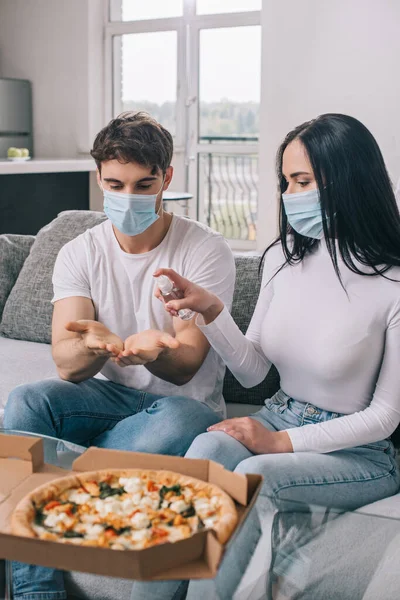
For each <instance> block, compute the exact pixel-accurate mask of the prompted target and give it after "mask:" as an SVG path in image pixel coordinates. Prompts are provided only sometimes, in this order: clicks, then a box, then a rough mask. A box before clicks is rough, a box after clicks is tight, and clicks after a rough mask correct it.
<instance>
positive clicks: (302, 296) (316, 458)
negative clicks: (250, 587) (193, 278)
mask: <svg viewBox="0 0 400 600" xmlns="http://www.w3.org/2000/svg"><path fill="white" fill-rule="evenodd" d="M277 171H278V180H279V186H280V192H281V200H280V237H279V239H278V240H277V241H276V242H275V243H274V244H272V245H271V246H270V247H269V248H268V249H267V251H266V253H265V264H264V272H263V278H262V285H261V291H260V295H259V299H258V302H257V306H256V309H255V312H254V315H253V318H252V321H251V323H250V326H249V329H248V331H247V333H246V336H244V335H243V334H242V333H241V332H240V330H239V329H238V327H237V326H236V324H235V323H234V321H233V319H232V317H231V316H230V314H229V313H228V310H227V309H226V308H225V307H224V305H223V303H222V302H221V301H220V300H219V298H217V297H216V296H214V295H213V294H211V293H209V292H207V291H206V290H204V289H202V288H200V287H198V286H196V285H194V284H192V283H190V282H189V281H187V280H185V279H183V278H182V277H180V276H178V275H177V274H176V273H174V272H172V271H170V270H168V269H163V270H162V271H159V272H158V273H156V275H158V274H160V273H161V272H162V273H164V274H166V275H168V276H169V277H171V279H173V280H174V282H175V284H176V285H177V286H178V287H179V288H181V289H182V290H183V292H184V296H185V297H184V299H182V300H178V301H172V302H170V303H168V304H167V305H166V309H167V310H168V311H169V312H170V313H171V314H172V315H176V311H177V310H179V309H181V308H190V309H192V310H195V311H196V312H198V313H199V317H198V318H197V324H198V326H199V327H200V328H201V330H202V331H203V333H204V334H205V335H206V337H207V338H208V340H209V342H210V344H211V345H212V346H213V348H214V349H215V350H216V351H217V352H218V353H219V354H220V356H221V357H222V358H223V360H224V361H225V363H226V365H227V366H228V367H229V369H230V370H231V371H232V373H233V374H234V375H235V377H236V378H237V379H238V381H239V382H240V383H241V384H242V385H243V386H245V387H253V386H255V385H257V384H259V383H260V382H261V381H263V379H264V378H265V376H266V375H267V373H268V370H269V368H270V366H271V363H273V364H274V365H275V366H276V367H277V369H278V371H279V374H280V378H281V390H280V391H279V392H278V393H277V394H276V395H275V396H274V397H273V398H271V399H268V400H266V402H265V406H264V407H263V408H262V409H261V410H259V411H258V412H257V413H256V414H254V415H252V416H251V417H244V418H238V419H227V420H225V421H222V422H220V423H218V424H216V425H213V426H212V427H210V428H209V429H208V433H204V434H201V435H200V436H198V437H197V438H196V439H195V440H194V442H193V443H192V445H191V447H190V448H189V451H188V453H187V456H190V457H192V458H193V457H196V458H210V459H213V460H217V461H219V462H221V463H222V464H223V465H224V466H225V467H226V468H228V469H231V470H235V471H237V472H241V473H261V474H262V475H264V484H263V490H262V493H263V494H264V495H265V496H268V497H270V498H271V499H272V500H273V501H279V500H282V499H283V500H293V501H300V502H305V503H313V504H320V505H322V506H334V507H336V508H339V509H341V510H352V509H355V508H357V507H359V506H362V505H365V504H368V503H370V502H374V501H376V500H379V499H381V498H385V497H387V496H390V495H392V494H395V493H396V492H397V491H398V490H399V485H400V476H399V469H398V467H397V465H396V461H395V451H394V447H393V444H392V442H391V441H390V439H389V437H390V436H391V434H392V433H393V432H394V430H395V429H396V427H397V425H398V424H399V422H400V377H399V367H400V215H399V210H398V208H397V205H396V201H395V197H394V192H393V188H392V186H391V183H390V180H389V176H388V174H387V171H386V168H385V164H384V161H383V158H382V155H381V152H380V150H379V148H378V145H377V143H376V141H375V139H374V138H373V136H372V135H371V133H370V132H369V131H368V130H367V129H366V127H365V126H364V125H362V124H361V123H360V122H359V121H357V120H356V119H354V118H352V117H349V116H345V115H339V114H326V115H322V116H320V117H318V118H317V119H315V120H313V121H310V122H307V123H304V124H303V125H300V126H299V127H297V128H296V129H294V130H293V131H291V132H290V133H289V134H288V135H287V137H286V139H285V140H284V142H283V144H282V146H281V147H280V149H279V151H278V158H277ZM149 597H150V596H149Z"/></svg>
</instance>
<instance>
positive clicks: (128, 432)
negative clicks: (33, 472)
mask: <svg viewBox="0 0 400 600" xmlns="http://www.w3.org/2000/svg"><path fill="white" fill-rule="evenodd" d="M220 420H221V419H220V417H219V416H218V415H216V414H215V413H214V412H213V411H212V410H211V409H210V408H208V406H206V405H205V404H202V403H201V402H199V401H197V400H193V399H191V398H183V397H180V396H172V397H167V398H163V397H160V396H155V395H152V394H148V393H146V392H141V391H138V390H134V389H131V388H127V387H125V386H122V385H119V384H116V383H113V382H111V381H105V380H102V379H89V380H87V381H83V382H82V383H71V382H68V381H61V380H59V379H48V380H46V381H42V382H38V383H33V384H27V385H21V386H19V387H17V388H15V390H13V391H12V392H11V394H10V396H9V399H8V402H7V406H6V409H5V415H4V426H5V427H6V428H7V429H17V430H20V431H29V432H32V433H39V434H43V435H48V436H52V437H56V438H60V439H63V440H67V441H69V442H73V443H74V444H79V445H81V446H86V447H88V446H99V447H102V448H113V449H116V450H131V451H133V452H151V453H155V454H168V455H175V456H183V455H184V454H185V452H186V451H187V449H188V448H189V446H190V444H191V442H192V441H193V439H194V438H195V437H196V435H198V434H200V433H202V432H204V431H206V429H207V427H209V426H210V425H212V424H214V423H217V422H218V421H220ZM45 460H47V461H48V462H53V461H54V457H53V456H45ZM13 590H14V598H16V599H17V600H62V599H64V598H66V597H67V595H66V592H65V590H64V581H63V575H62V572H61V571H57V570H54V569H48V568H45V567H35V566H32V565H25V564H23V563H13Z"/></svg>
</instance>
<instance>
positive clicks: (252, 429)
mask: <svg viewBox="0 0 400 600" xmlns="http://www.w3.org/2000/svg"><path fill="white" fill-rule="evenodd" d="M207 431H223V432H224V433H227V434H228V435H230V436H231V437H233V438H235V440H238V442H240V443H241V444H243V446H246V448H248V449H249V450H250V451H251V452H253V453H254V454H278V453H281V452H293V446H292V442H291V441H290V437H289V435H288V434H287V433H286V431H270V430H269V429H267V428H266V427H264V426H263V425H261V423H260V422H259V421H256V420H255V419H252V418H251V417H240V418H238V419H226V420H225V421H221V422H220V423H217V424H216V425H212V426H211V427H209V428H208V429H207Z"/></svg>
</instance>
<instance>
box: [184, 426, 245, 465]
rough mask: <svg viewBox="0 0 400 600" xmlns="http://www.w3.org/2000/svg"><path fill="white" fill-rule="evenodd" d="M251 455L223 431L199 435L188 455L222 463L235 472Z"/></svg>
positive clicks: (188, 456)
mask: <svg viewBox="0 0 400 600" xmlns="http://www.w3.org/2000/svg"><path fill="white" fill-rule="evenodd" d="M249 455H251V452H250V451H249V450H247V448H245V447H244V446H243V444H241V443H240V442H238V441H237V440H235V439H234V438H233V437H231V436H230V435H228V434H226V433H224V432H223V431H210V432H208V433H202V434H201V435H198V436H197V437H196V439H195V440H194V441H193V442H192V445H191V446H190V448H189V450H188V451H187V453H186V457H187V458H206V459H208V460H214V461H215V462H219V463H221V464H222V465H223V466H224V467H225V468H226V469H229V470H231V471H233V469H234V468H235V467H236V465H237V464H238V462H240V461H241V460H242V459H243V458H245V457H246V456H249Z"/></svg>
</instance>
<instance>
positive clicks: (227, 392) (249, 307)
mask: <svg viewBox="0 0 400 600" xmlns="http://www.w3.org/2000/svg"><path fill="white" fill-rule="evenodd" d="M235 262H236V284H235V293H234V296H233V305H232V316H233V318H234V320H235V321H236V323H237V324H238V326H239V328H240V330H241V331H242V332H243V333H246V331H247V328H248V326H249V323H250V320H251V317H252V315H253V312H254V309H255V306H256V302H257V298H258V293H259V291H260V285H261V276H262V270H261V272H260V274H259V273H258V271H259V266H260V257H259V256H258V255H237V256H236V257H235ZM278 389H279V374H278V372H277V370H276V369H275V367H274V366H272V367H271V369H270V371H269V373H268V375H267V376H266V378H265V379H264V381H263V382H262V383H260V384H259V385H256V386H255V387H253V388H250V389H246V388H244V387H242V386H241V385H240V383H239V382H238V381H236V379H235V378H234V377H233V375H232V373H231V372H230V371H229V370H228V369H227V371H226V375H225V381H224V391H223V394H224V398H225V401H226V402H234V403H240V404H241V403H244V404H256V405H260V404H263V403H264V400H265V399H266V398H271V396H273V395H274V394H275V392H276V391H277V390H278Z"/></svg>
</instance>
